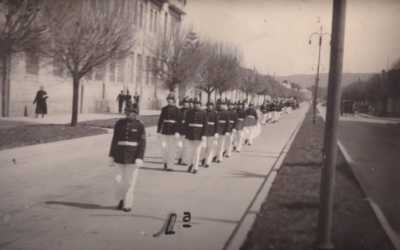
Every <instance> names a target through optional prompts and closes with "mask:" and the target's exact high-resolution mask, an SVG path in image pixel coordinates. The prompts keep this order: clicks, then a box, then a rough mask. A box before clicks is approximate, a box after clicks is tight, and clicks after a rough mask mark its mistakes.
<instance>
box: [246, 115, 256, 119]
mask: <svg viewBox="0 0 400 250" xmlns="http://www.w3.org/2000/svg"><path fill="white" fill-rule="evenodd" d="M247 117H251V118H254V119H255V118H256V117H255V116H252V115H248V116H247Z"/></svg>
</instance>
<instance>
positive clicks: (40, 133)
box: [0, 124, 107, 150]
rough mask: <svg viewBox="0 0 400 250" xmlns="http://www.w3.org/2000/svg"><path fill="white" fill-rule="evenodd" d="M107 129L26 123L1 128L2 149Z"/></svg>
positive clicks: (92, 133)
mask: <svg viewBox="0 0 400 250" xmlns="http://www.w3.org/2000/svg"><path fill="white" fill-rule="evenodd" d="M106 133H107V130H105V129H101V128H91V127H87V126H80V125H78V126H75V127H71V126H70V125H54V124H51V125H24V126H16V127H10V128H4V129H0V150H2V149H9V148H15V147H22V146H28V145H35V144H42V143H48V142H55V141H62V140H69V139H74V138H80V137H86V136H92V135H99V134H106Z"/></svg>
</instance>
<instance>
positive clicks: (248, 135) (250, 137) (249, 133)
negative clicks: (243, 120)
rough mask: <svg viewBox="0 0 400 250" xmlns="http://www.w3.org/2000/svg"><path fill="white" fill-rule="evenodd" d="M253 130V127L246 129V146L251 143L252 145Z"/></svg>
mask: <svg viewBox="0 0 400 250" xmlns="http://www.w3.org/2000/svg"><path fill="white" fill-rule="evenodd" d="M254 128H255V126H249V127H247V129H248V134H247V138H246V139H248V140H249V141H248V144H252V143H253V132H254Z"/></svg>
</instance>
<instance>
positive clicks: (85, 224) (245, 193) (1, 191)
mask: <svg viewBox="0 0 400 250" xmlns="http://www.w3.org/2000/svg"><path fill="white" fill-rule="evenodd" d="M308 107H309V105H308V104H303V105H302V107H301V109H299V110H296V111H294V112H292V114H291V115H283V116H282V118H281V120H280V121H279V123H275V124H267V125H265V126H262V131H261V133H260V134H259V136H258V137H257V138H256V139H255V141H254V142H253V145H252V146H251V147H250V146H244V147H243V149H242V152H241V153H239V154H238V153H233V155H232V156H231V157H230V158H225V159H224V161H223V162H222V163H221V164H213V165H212V166H211V167H210V168H209V169H205V168H202V167H200V168H199V173H198V174H197V175H194V174H191V173H187V172H186V170H187V167H183V166H175V170H176V171H174V172H166V171H164V170H163V169H162V168H163V164H162V163H161V158H160V156H161V152H160V146H159V144H160V141H159V140H158V139H157V138H156V137H155V129H154V127H153V128H148V129H147V131H146V132H147V133H148V134H150V136H148V139H147V150H146V154H145V164H144V166H143V167H142V168H141V169H140V170H139V174H138V180H137V183H136V189H135V195H134V205H133V208H132V211H131V212H130V213H124V212H122V211H118V210H115V207H116V205H117V203H118V202H117V201H116V200H115V199H114V186H113V183H112V182H113V177H114V171H115V169H114V168H111V167H108V151H109V147H110V142H111V133H108V134H105V135H98V136H91V137H86V138H79V139H73V140H67V141H60V142H54V143H47V144H41V145H34V146H26V147H20V148H15V149H9V150H2V151H0V201H1V202H0V216H1V218H2V219H3V221H2V223H1V227H0V248H1V249H7V250H12V249H15V250H17V249H18V250H21V249H52V250H53V249H74V250H75V249H84V250H88V249H107V250H109V249H173V250H179V249H185V250H187V249H191V250H196V249H222V248H223V247H224V246H225V245H226V243H227V241H228V239H230V238H234V237H235V234H234V232H235V230H234V229H235V228H236V227H237V226H238V225H240V223H241V220H243V218H245V217H246V215H247V214H250V213H253V214H254V213H257V212H258V211H249V209H248V208H249V204H250V203H251V201H252V200H253V199H254V197H255V196H256V195H257V191H258V190H259V189H260V186H261V185H262V183H263V181H264V179H265V178H266V176H267V175H268V174H269V173H270V172H271V171H272V168H273V167H274V164H275V163H276V162H277V159H278V157H279V155H280V154H281V152H282V150H283V148H284V147H285V145H286V143H287V142H288V141H289V139H290V138H291V136H293V132H294V131H295V129H296V127H297V126H299V124H300V122H301V120H302V119H303V118H304V114H305V112H306V110H307V109H308ZM13 160H15V161H13ZM170 212H175V213H176V214H177V220H176V223H175V226H174V231H175V232H176V233H175V234H173V235H164V234H162V235H161V236H160V237H158V238H155V237H153V234H155V233H157V232H159V231H160V229H161V228H162V226H163V225H164V224H165V221H166V217H167V215H168V214H169V213H170ZM184 212H190V213H191V221H190V222H188V223H186V224H190V225H191V227H190V228H185V227H183V226H182V225H183V224H184V222H183V216H184V214H183V213H184ZM250 226H251V225H249V228H248V230H249V229H250ZM248 230H247V231H248ZM238 231H239V230H238ZM245 232H246V230H245ZM239 247H240V244H238V245H237V246H234V248H236V249H238V248H239Z"/></svg>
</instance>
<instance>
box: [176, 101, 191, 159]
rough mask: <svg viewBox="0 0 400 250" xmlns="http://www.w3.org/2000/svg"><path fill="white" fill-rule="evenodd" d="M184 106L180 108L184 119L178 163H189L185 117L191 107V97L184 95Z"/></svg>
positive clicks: (180, 132) (180, 131)
mask: <svg viewBox="0 0 400 250" xmlns="http://www.w3.org/2000/svg"><path fill="white" fill-rule="evenodd" d="M182 105H183V107H182V108H181V109H180V112H181V115H182V120H181V126H180V127H179V130H178V131H179V142H178V143H179V144H180V145H179V146H180V148H179V150H178V158H179V159H178V165H180V164H182V165H185V166H186V165H187V164H186V162H187V149H188V148H187V140H185V118H186V114H187V112H188V111H189V110H190V109H189V97H184V98H183V100H182Z"/></svg>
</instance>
